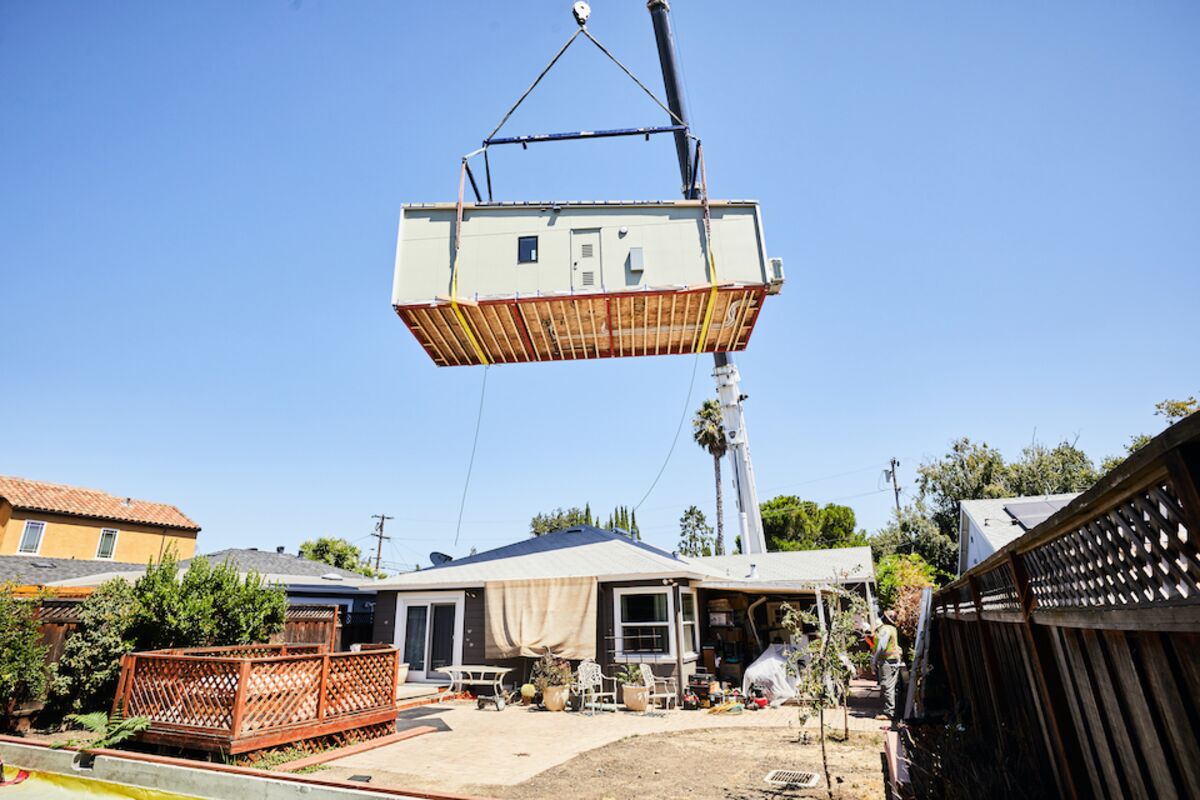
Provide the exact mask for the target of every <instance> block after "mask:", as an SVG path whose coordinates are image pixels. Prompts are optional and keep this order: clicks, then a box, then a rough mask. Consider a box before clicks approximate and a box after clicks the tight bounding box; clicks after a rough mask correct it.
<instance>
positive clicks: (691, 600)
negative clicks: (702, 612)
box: [679, 592, 700, 655]
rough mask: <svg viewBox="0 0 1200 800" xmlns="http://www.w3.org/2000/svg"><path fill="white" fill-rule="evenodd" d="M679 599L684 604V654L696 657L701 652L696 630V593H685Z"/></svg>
mask: <svg viewBox="0 0 1200 800" xmlns="http://www.w3.org/2000/svg"><path fill="white" fill-rule="evenodd" d="M679 599H680V602H681V603H682V604H683V652H684V653H686V654H688V655H695V654H696V653H699V652H700V634H699V632H698V631H697V629H696V593H695V592H683V593H681V594H680V595H679Z"/></svg>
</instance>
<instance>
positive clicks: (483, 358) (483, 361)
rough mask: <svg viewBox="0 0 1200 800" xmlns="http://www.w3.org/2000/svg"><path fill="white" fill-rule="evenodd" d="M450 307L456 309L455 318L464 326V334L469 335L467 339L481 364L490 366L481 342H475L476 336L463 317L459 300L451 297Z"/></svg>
mask: <svg viewBox="0 0 1200 800" xmlns="http://www.w3.org/2000/svg"><path fill="white" fill-rule="evenodd" d="M450 307H451V308H452V309H454V316H456V317H458V324H459V325H461V326H462V329H463V333H465V334H466V335H467V339H468V340H470V342H471V346H472V347H474V348H475V355H477V356H479V362H480V363H481V364H484V365H485V366H486V365H487V364H488V359H487V356H486V355H484V354H483V348H482V347H480V346H479V342H477V341H476V340H475V334H473V333H471V326H469V325H468V324H467V318H466V317H465V316H463V313H462V311H460V310H459V308H458V300H457V299H456V298H455V297H454V296H451V297H450Z"/></svg>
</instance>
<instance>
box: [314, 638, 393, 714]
mask: <svg viewBox="0 0 1200 800" xmlns="http://www.w3.org/2000/svg"><path fill="white" fill-rule="evenodd" d="M395 664H396V653H395V651H380V652H371V651H366V652H361V653H342V654H338V655H331V656H330V657H329V675H328V677H326V679H325V716H326V718H329V717H336V716H341V715H343V714H357V713H359V712H361V711H368V710H370V709H375V708H381V707H386V706H390V705H392V704H393V703H394V702H395V701H394V700H393V698H392V690H393V684H394V681H395V673H394V670H395Z"/></svg>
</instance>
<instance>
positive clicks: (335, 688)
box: [114, 644, 400, 755]
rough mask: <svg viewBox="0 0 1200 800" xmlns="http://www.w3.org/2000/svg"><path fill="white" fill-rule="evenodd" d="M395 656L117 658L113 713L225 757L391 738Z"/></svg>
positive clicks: (299, 652)
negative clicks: (356, 733)
mask: <svg viewBox="0 0 1200 800" xmlns="http://www.w3.org/2000/svg"><path fill="white" fill-rule="evenodd" d="M399 662H400V653H399V651H398V650H396V649H395V648H386V649H377V650H370V651H364V652H361V653H329V652H327V651H326V650H325V648H324V645H316V644H314V645H284V644H280V645H246V646H242V647H215V648H191V649H182V650H158V651H152V652H146V653H133V654H131V655H128V656H125V658H124V660H123V661H122V666H121V678H120V682H119V684H118V688H117V697H116V699H115V701H114V708H115V707H116V706H117V705H118V704H121V705H123V706H124V709H125V713H126V715H128V716H143V717H147V718H148V719H150V722H151V725H150V728H149V729H147V730H146V731H145V732H144V733H142V734H141V736H140V738H141V740H142V741H145V742H149V743H153V744H164V745H171V746H177V747H183V748H187V749H194V750H205V751H210V752H222V753H228V754H231V755H236V754H239V753H246V752H249V751H253V750H260V749H263V748H268V747H276V746H278V745H283V744H290V743H296V742H303V741H306V740H310V739H315V738H317V737H323V736H329V735H332V734H343V733H345V732H347V731H353V730H359V729H367V728H370V729H372V730H373V732H375V733H393V732H395V722H396V706H395V701H394V699H393V698H394V697H395V692H396V680H397V677H398V671H399Z"/></svg>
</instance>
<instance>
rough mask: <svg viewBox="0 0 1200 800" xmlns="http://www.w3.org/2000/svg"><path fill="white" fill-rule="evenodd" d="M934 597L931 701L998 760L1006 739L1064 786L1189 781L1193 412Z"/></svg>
mask: <svg viewBox="0 0 1200 800" xmlns="http://www.w3.org/2000/svg"><path fill="white" fill-rule="evenodd" d="M933 611H934V615H935V618H934V623H933V629H932V634H933V635H932V641H933V643H934V658H935V660H934V663H933V669H934V670H935V671H936V670H937V669H938V668H942V669H944V671H945V678H946V682H947V684H948V686H947V688H948V690H949V693H950V700H951V702H949V703H946V704H945V706H946V707H947V708H956V709H957V710H958V716H959V718H960V719H961V720H965V721H967V722H968V724H969V725H970V726H972V728H974V729H975V730H976V731H978V732H979V733H981V734H983V737H982V738H983V740H985V741H989V742H991V743H993V745H994V748H995V749H996V753H995V755H996V757H997V763H1001V762H1004V760H1005V759H1006V758H1008V759H1009V760H1008V761H1007V762H1005V763H1010V764H1011V763H1012V761H1011V759H1012V758H1013V757H1014V754H1017V755H1016V756H1015V757H1017V758H1019V759H1020V760H1021V761H1022V762H1023V764H1022V765H1021V766H1022V767H1023V768H1024V769H1026V770H1028V771H1029V774H1032V775H1043V776H1046V778H1047V780H1053V781H1054V782H1055V783H1054V784H1053V785H1052V786H1053V787H1054V789H1051V791H1049V792H1048V794H1057V795H1059V796H1063V797H1114V798H1116V797H1200V745H1198V741H1200V727H1198V724H1197V721H1198V720H1200V700H1198V698H1197V688H1198V687H1200V415H1193V416H1192V417H1189V418H1187V419H1185V420H1182V421H1180V422H1178V423H1176V424H1175V425H1173V426H1172V427H1170V428H1169V429H1167V431H1165V432H1164V433H1163V434H1161V435H1159V436H1158V437H1156V438H1155V439H1153V440H1152V441H1151V442H1150V443H1149V444H1147V445H1146V446H1145V447H1143V448H1142V449H1140V450H1138V451H1137V452H1136V453H1135V454H1134V455H1132V456H1131V457H1130V458H1129V459H1127V460H1126V461H1125V462H1124V463H1123V464H1122V465H1121V466H1119V467H1117V469H1115V470H1114V471H1113V472H1111V473H1109V474H1108V475H1106V476H1105V477H1104V478H1102V479H1101V480H1100V482H1099V483H1098V484H1097V485H1096V486H1095V487H1093V488H1092V489H1090V490H1089V491H1087V492H1085V493H1084V494H1083V495H1081V496H1080V497H1078V498H1076V499H1075V500H1074V501H1073V502H1071V503H1070V504H1069V505H1068V506H1066V507H1065V508H1063V509H1061V510H1060V511H1059V512H1057V513H1056V514H1054V515H1053V516H1052V517H1050V518H1049V519H1047V520H1046V521H1045V522H1043V523H1042V524H1041V525H1038V526H1037V527H1036V528H1034V529H1033V530H1031V531H1030V532H1028V533H1027V534H1025V535H1024V536H1022V537H1021V538H1019V539H1017V540H1016V541H1014V542H1012V543H1011V544H1009V545H1008V546H1007V547H1005V548H1003V549H1002V550H1000V551H999V552H997V553H995V554H993V555H992V556H991V557H989V558H988V559H987V560H986V561H984V562H982V563H981V564H979V565H977V566H976V567H975V568H973V569H971V570H970V571H968V572H967V573H965V574H964V575H963V576H962V577H960V578H959V579H958V580H956V581H954V582H953V583H951V584H949V585H948V586H946V587H945V588H944V589H942V590H941V591H940V592H938V593H937V595H936V596H935V597H934V601H933ZM939 661H940V663H938V662H939ZM1006 747H1007V748H1008V753H1005V752H1004V751H1005V748H1006ZM913 757H914V759H915V763H914V766H915V767H917V768H918V769H919V768H921V767H922V766H923V765H922V764H921V763H920V758H921V754H920V753H914V754H913Z"/></svg>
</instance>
